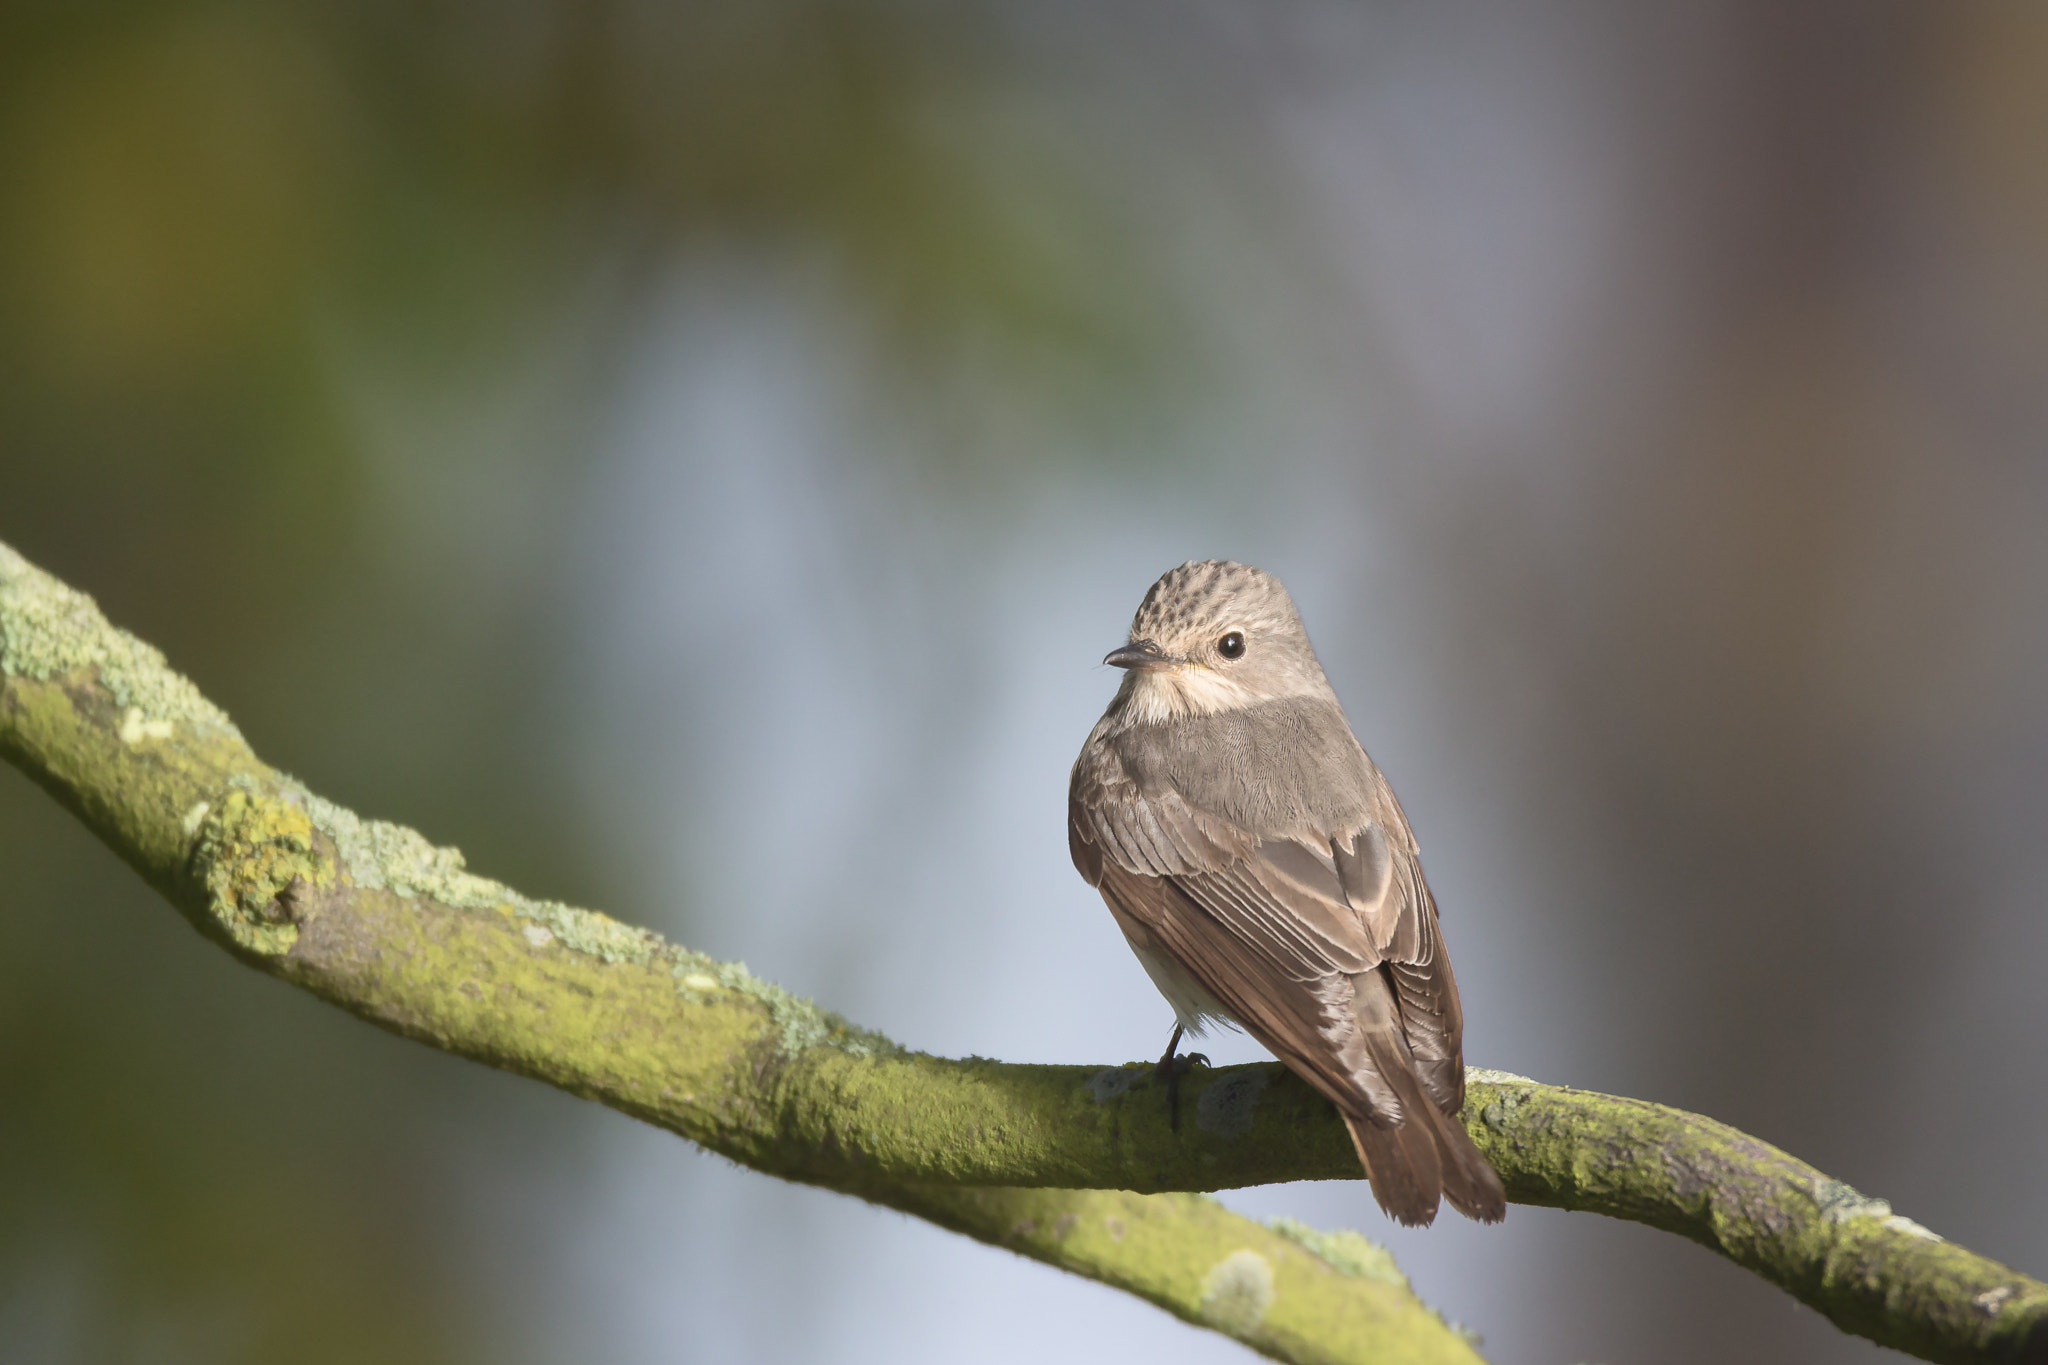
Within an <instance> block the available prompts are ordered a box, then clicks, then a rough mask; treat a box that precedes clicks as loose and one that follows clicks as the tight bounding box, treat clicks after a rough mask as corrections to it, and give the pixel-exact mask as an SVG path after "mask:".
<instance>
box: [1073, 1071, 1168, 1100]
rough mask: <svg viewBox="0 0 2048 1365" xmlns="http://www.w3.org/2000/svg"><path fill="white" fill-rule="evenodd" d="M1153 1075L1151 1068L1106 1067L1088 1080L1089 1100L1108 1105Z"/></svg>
mask: <svg viewBox="0 0 2048 1365" xmlns="http://www.w3.org/2000/svg"><path fill="white" fill-rule="evenodd" d="M1151 1074H1152V1068H1151V1067H1149V1066H1106V1067H1104V1068H1102V1070H1100V1071H1098V1072H1096V1073H1095V1074H1094V1075H1093V1076H1090V1077H1089V1078H1088V1098H1090V1099H1092V1100H1094V1101H1095V1102H1096V1103H1097V1104H1108V1103H1109V1102H1110V1101H1111V1100H1113V1099H1116V1098H1117V1097H1118V1096H1120V1095H1123V1094H1125V1093H1126V1092H1128V1091H1129V1090H1130V1088H1131V1087H1132V1086H1133V1085H1136V1084H1137V1083H1138V1082H1139V1081H1141V1080H1143V1079H1144V1078H1145V1077H1147V1076H1149V1075H1151Z"/></svg>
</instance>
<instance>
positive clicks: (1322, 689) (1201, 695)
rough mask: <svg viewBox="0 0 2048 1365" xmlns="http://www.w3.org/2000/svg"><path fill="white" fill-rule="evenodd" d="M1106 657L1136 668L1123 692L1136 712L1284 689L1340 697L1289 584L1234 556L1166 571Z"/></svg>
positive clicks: (1167, 714) (1213, 709)
mask: <svg viewBox="0 0 2048 1365" xmlns="http://www.w3.org/2000/svg"><path fill="white" fill-rule="evenodd" d="M1103 662H1104V663H1106V664H1113V665H1115V666H1116V667H1118V668H1124V669H1129V670H1130V676H1129V677H1128V678H1126V679H1125V680H1124V685H1123V687H1122V688H1121V689H1119V691H1118V693H1117V696H1118V700H1119V701H1120V702H1121V703H1122V704H1123V705H1124V706H1125V707H1126V708H1128V709H1129V710H1130V712H1131V713H1132V716H1133V719H1137V720H1147V721H1161V720H1171V719H1176V718H1179V717H1183V716H1201V715H1215V714H1217V713H1218V712H1222V711H1232V710H1238V709H1241V708H1243V707H1248V706H1255V705H1257V704H1259V703H1260V702H1265V701H1277V700H1279V699H1281V698H1283V697H1301V696H1319V697H1329V698H1331V700H1333V701H1334V700H1335V698H1334V697H1332V695H1331V692H1330V684H1329V683H1328V681H1326V680H1325V679H1324V677H1323V669H1322V665H1321V664H1319V663H1317V662H1316V654H1315V650H1314V649H1312V648H1311V647H1310V646H1309V642H1308V632H1307V631H1305V630H1303V629H1302V627H1301V617H1300V616H1299V615H1298V614H1297V613H1296V612H1295V610H1294V601H1293V599H1292V598H1290V597H1289V596H1288V595H1287V589H1286V588H1284V587H1282V586H1281V584H1280V580H1279V579H1277V578H1275V577H1273V575H1271V574H1269V573H1266V572H1265V571H1264V570H1261V569H1255V568H1253V567H1251V566H1250V565H1249V564H1234V563H1232V562H1230V561H1229V560H1222V559H1206V560H1201V561H1193V560H1191V561H1189V562H1188V563H1186V564H1183V565H1181V566H1180V567H1179V568H1177V569H1169V570H1168V571H1167V572H1166V573H1164V574H1162V575H1161V576H1160V578H1159V581H1158V582H1156V583H1154V584H1153V585H1152V588H1151V590H1150V591H1149V592H1147V593H1146V594H1145V600H1144V601H1143V602H1141V603H1140V604H1139V605H1138V614H1137V615H1136V616H1135V617H1133V618H1132V620H1131V634H1130V639H1129V641H1128V642H1127V643H1125V644H1123V645H1121V646H1119V647H1118V648H1116V649H1113V650H1111V651H1110V652H1109V654H1108V656H1107V657H1105V658H1104V659H1103Z"/></svg>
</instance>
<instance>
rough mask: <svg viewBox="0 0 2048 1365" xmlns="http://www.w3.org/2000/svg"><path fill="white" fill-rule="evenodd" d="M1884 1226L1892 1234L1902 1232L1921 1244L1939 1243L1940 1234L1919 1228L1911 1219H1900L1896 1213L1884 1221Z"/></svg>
mask: <svg viewBox="0 0 2048 1365" xmlns="http://www.w3.org/2000/svg"><path fill="white" fill-rule="evenodd" d="M1884 1225H1885V1226H1886V1227H1888V1228H1890V1229H1891V1230H1892V1231H1893V1232H1903V1233H1905V1234H1906V1235H1907V1236H1908V1237H1918V1238H1919V1239H1920V1240H1921V1241H1923V1242H1939V1241H1940V1240H1941V1234H1940V1233H1938V1232H1932V1231H1930V1230H1928V1229H1927V1228H1924V1227H1921V1226H1920V1225H1919V1224H1918V1223H1916V1222H1914V1221H1913V1220H1912V1219H1910V1218H1906V1217H1902V1216H1900V1215H1899V1214H1896V1213H1895V1214H1893V1215H1892V1216H1891V1217H1889V1218H1887V1219H1885V1220H1884Z"/></svg>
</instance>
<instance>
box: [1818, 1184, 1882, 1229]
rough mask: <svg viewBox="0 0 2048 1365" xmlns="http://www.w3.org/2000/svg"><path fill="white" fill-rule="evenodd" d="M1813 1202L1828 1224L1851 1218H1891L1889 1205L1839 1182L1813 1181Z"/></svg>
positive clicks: (1842, 1221)
mask: <svg viewBox="0 0 2048 1365" xmlns="http://www.w3.org/2000/svg"><path fill="white" fill-rule="evenodd" d="M1813 1202H1814V1204H1815V1205H1817V1206H1818V1207H1819V1209H1820V1212H1821V1216H1822V1217H1823V1218H1826V1219H1827V1220H1828V1221H1829V1222H1830V1223H1846V1222H1848V1221H1849V1220H1850V1219H1851V1218H1886V1219H1888V1218H1890V1217H1892V1216H1893V1215H1892V1206H1891V1205H1890V1204H1889V1203H1887V1202H1886V1201H1884V1200H1882V1199H1873V1198H1871V1197H1870V1196H1869V1195H1866V1194H1863V1193H1861V1192H1860V1191H1858V1190H1857V1189H1855V1188H1854V1187H1853V1186H1850V1185H1845V1184H1843V1183H1842V1182H1841V1181H1839V1180H1825V1179H1822V1180H1816V1181H1814V1182H1813Z"/></svg>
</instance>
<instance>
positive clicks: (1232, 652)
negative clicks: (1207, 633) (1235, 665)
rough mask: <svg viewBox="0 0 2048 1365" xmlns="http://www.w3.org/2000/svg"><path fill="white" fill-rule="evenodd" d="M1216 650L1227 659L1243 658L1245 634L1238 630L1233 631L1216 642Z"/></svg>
mask: <svg viewBox="0 0 2048 1365" xmlns="http://www.w3.org/2000/svg"><path fill="white" fill-rule="evenodd" d="M1216 652H1217V653H1218V654H1221V655H1222V656H1223V657H1224V658H1226V659H1242V658H1243V657H1244V636H1243V635H1241V634H1239V633H1238V632H1237V631H1234V630H1233V631H1231V632H1230V634H1228V635H1226V636H1224V637H1223V638H1222V639H1220V640H1218V641H1217V642H1216Z"/></svg>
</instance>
